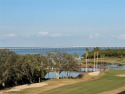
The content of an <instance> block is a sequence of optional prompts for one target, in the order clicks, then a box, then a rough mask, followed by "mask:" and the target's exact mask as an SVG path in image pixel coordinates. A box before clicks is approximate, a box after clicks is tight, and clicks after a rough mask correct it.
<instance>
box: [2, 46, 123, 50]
mask: <svg viewBox="0 0 125 94" xmlns="http://www.w3.org/2000/svg"><path fill="white" fill-rule="evenodd" d="M96 47H99V48H100V49H125V47H114V46H65V47H0V49H10V50H18V49H24V50H25V49H29V50H30V49H33V50H35V49H86V48H89V49H93V48H96Z"/></svg>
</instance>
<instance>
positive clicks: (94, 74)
mask: <svg viewBox="0 0 125 94" xmlns="http://www.w3.org/2000/svg"><path fill="white" fill-rule="evenodd" d="M99 73H100V72H90V73H89V75H90V76H98V75H99Z"/></svg>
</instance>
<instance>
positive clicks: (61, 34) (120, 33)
mask: <svg viewBox="0 0 125 94" xmlns="http://www.w3.org/2000/svg"><path fill="white" fill-rule="evenodd" d="M124 4H125V1H124V0H0V47H63V46H66V47H68V46H114V47H115V46H119V47H120V46H121V47H125V43H124V41H125V12H124V11H125V5H124Z"/></svg>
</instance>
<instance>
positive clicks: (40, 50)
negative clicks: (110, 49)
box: [12, 48, 92, 56]
mask: <svg viewBox="0 0 125 94" xmlns="http://www.w3.org/2000/svg"><path fill="white" fill-rule="evenodd" d="M90 50H92V48H91V49H90ZM12 51H14V52H16V53H17V54H45V53H48V52H55V51H59V52H66V53H69V54H74V53H77V54H78V55H79V56H82V55H83V54H84V53H85V48H37V49H12Z"/></svg>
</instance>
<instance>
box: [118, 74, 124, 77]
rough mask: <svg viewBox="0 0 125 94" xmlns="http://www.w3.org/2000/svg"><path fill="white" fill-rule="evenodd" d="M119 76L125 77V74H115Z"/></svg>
mask: <svg viewBox="0 0 125 94" xmlns="http://www.w3.org/2000/svg"><path fill="white" fill-rule="evenodd" d="M117 76H119V77H125V74H120V75H117Z"/></svg>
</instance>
